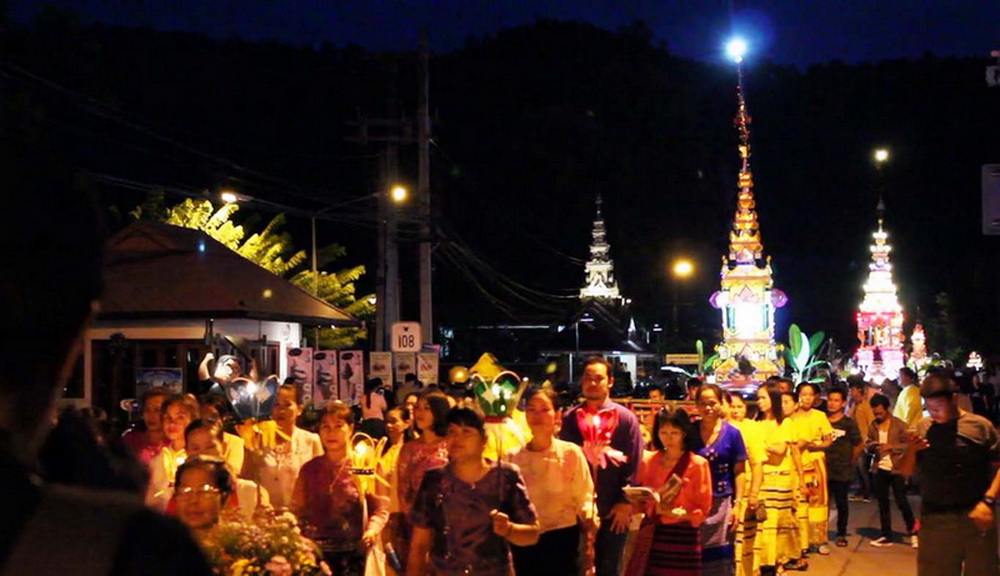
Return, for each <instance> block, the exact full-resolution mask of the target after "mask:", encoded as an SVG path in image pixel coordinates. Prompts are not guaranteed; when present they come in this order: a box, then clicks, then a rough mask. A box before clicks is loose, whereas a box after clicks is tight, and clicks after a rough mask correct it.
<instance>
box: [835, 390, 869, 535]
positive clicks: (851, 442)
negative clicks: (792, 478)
mask: <svg viewBox="0 0 1000 576" xmlns="http://www.w3.org/2000/svg"><path fill="white" fill-rule="evenodd" d="M846 405H847V390H844V389H843V388H842V387H840V386H836V387H834V388H832V389H831V390H830V391H829V392H827V393H826V409H827V418H828V419H829V420H830V426H832V427H833V443H832V444H830V445H829V446H827V448H826V484H827V488H828V489H829V490H828V491H829V493H830V495H831V496H833V501H834V503H835V505H836V506H837V547H838V548H844V547H845V546H847V518H848V515H849V513H850V506H849V505H848V501H847V494H848V492H849V491H850V489H851V480H852V479H853V477H854V462H855V461H856V460H857V459H858V456H860V454H861V450H862V449H863V447H862V443H861V431H860V430H858V424H857V423H856V422H855V421H854V420H852V419H851V418H849V417H848V416H847V414H845V413H844V406H846Z"/></svg>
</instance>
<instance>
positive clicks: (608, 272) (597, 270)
mask: <svg viewBox="0 0 1000 576" xmlns="http://www.w3.org/2000/svg"><path fill="white" fill-rule="evenodd" d="M610 251H611V246H610V245H609V244H608V241H607V233H606V231H605V230H604V216H603V215H602V214H601V197H600V196H598V197H597V216H596V217H595V218H594V231H593V240H592V241H591V243H590V260H588V261H587V265H586V268H585V270H586V272H587V278H586V280H585V284H584V286H583V288H581V289H580V299H585V298H596V299H598V300H601V301H603V302H605V303H615V304H618V303H620V301H621V291H620V290H619V289H618V281H617V280H615V264H614V262H613V261H612V260H611V253H610Z"/></svg>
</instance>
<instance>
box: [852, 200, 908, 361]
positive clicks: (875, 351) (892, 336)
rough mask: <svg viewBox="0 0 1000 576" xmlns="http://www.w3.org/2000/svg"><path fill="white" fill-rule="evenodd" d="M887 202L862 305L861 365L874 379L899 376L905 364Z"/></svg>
mask: <svg viewBox="0 0 1000 576" xmlns="http://www.w3.org/2000/svg"><path fill="white" fill-rule="evenodd" d="M884 216H885V203H884V202H883V201H882V199H881V198H880V199H879V202H878V229H877V230H875V232H874V233H873V234H872V238H873V239H874V241H875V243H874V244H872V245H871V253H872V261H871V263H870V264H868V280H867V281H866V282H865V285H864V291H865V296H864V299H863V300H862V301H861V306H859V307H858V314H857V321H858V340H859V341H860V343H861V346H860V347H859V348H858V352H857V358H856V362H857V365H858V368H859V369H860V370H861V371H863V372H864V373H865V374H866V375H868V376H869V377H871V378H873V379H877V380H881V379H882V378H890V379H895V378H896V377H898V375H899V369H900V368H902V367H903V366H904V363H905V354H904V352H903V307H902V306H900V304H899V298H898V297H897V293H896V292H897V291H896V284H895V283H894V282H893V277H892V263H891V262H890V261H889V254H890V252H892V245H890V244H889V241H888V240H889V234H888V233H887V232H886V231H885V229H884V228H883V220H884Z"/></svg>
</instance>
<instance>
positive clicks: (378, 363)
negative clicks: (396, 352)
mask: <svg viewBox="0 0 1000 576" xmlns="http://www.w3.org/2000/svg"><path fill="white" fill-rule="evenodd" d="M368 358H369V360H370V361H371V365H370V366H369V368H368V377H369V378H381V379H382V385H383V386H385V387H387V388H388V389H389V390H392V352H369V353H368Z"/></svg>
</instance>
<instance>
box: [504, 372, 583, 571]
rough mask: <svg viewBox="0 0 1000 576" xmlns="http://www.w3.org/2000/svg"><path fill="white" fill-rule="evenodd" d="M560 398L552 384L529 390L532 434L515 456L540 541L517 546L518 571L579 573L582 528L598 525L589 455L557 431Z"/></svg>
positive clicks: (529, 420)
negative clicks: (529, 499) (538, 530)
mask: <svg viewBox="0 0 1000 576" xmlns="http://www.w3.org/2000/svg"><path fill="white" fill-rule="evenodd" d="M558 399H559V396H558V395H557V394H556V393H555V392H554V391H553V390H552V389H551V388H538V389H535V390H533V391H532V392H531V393H530V394H529V395H528V396H527V404H526V410H525V416H526V418H527V423H528V427H529V428H530V429H531V440H530V441H529V442H528V443H527V444H526V445H525V446H524V447H522V448H521V449H520V450H518V451H517V452H515V453H514V455H513V456H512V457H511V462H512V463H514V464H516V465H517V466H518V468H520V469H521V475H522V476H524V481H525V484H527V487H528V493H529V494H531V501H532V502H533V503H534V505H535V509H536V510H537V512H538V521H539V523H540V525H541V531H542V533H541V537H540V538H539V539H538V544H535V545H534V546H525V547H519V546H515V547H514V548H513V552H514V567H515V571H516V573H517V574H518V576H532V575H540V576H553V575H555V574H579V573H580V570H581V558H580V554H579V552H580V536H581V529H580V528H581V526H583V527H585V528H587V529H595V528H596V525H595V523H594V520H595V515H596V513H597V510H596V506H597V504H596V502H595V500H594V481H593V480H592V479H591V477H590V468H589V466H588V464H587V458H586V457H585V456H584V455H583V450H581V449H580V447H579V446H577V445H576V444H573V443H572V442H566V441H564V440H560V439H558V438H556V437H555V434H556V423H557V422H561V421H562V415H561V411H560V410H559V409H558V408H557V406H558Z"/></svg>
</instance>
